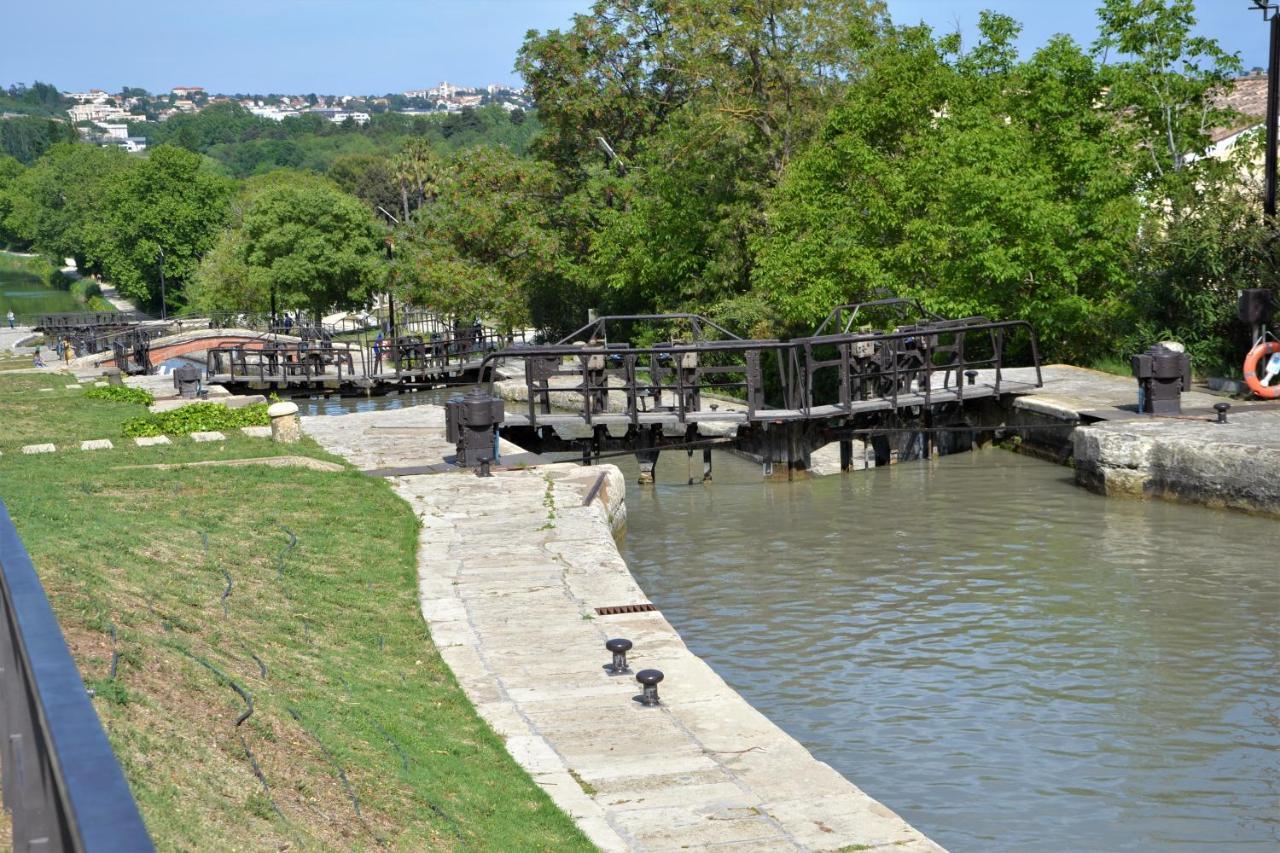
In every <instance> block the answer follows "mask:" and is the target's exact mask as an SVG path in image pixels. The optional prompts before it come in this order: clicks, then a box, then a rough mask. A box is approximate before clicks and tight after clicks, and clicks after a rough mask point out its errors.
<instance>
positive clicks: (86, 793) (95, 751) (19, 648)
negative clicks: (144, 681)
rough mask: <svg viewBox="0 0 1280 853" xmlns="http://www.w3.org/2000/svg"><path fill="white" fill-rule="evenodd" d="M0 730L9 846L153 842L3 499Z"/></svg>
mask: <svg viewBox="0 0 1280 853" xmlns="http://www.w3.org/2000/svg"><path fill="white" fill-rule="evenodd" d="M0 736H2V737H3V738H4V743H3V746H0V775H2V776H3V790H4V807H5V811H7V812H8V813H9V815H10V816H11V818H12V841H13V849H14V850H42V851H43V850H48V851H61V850H72V851H88V852H89V853H97V851H115V850H120V851H148V850H152V849H153V845H152V843H151V838H150V836H148V835H147V829H146V827H145V826H144V825H143V822H142V817H141V816H140V815H139V814H138V807H137V805H136V804H135V803H134V801H133V795H132V793H131V792H130V791H129V785H128V783H127V782H126V781H125V778H124V774H123V773H122V772H121V770H120V765H119V764H118V763H117V761H116V757H115V754H114V753H113V752H112V751H111V744H110V743H108V742H107V736H106V733H105V732H103V730H102V724H101V723H100V722H99V720H98V715H97V714H96V713H95V712H94V710H93V704H92V703H91V702H90V701H89V694H88V692H87V691H86V690H85V686H84V682H83V681H82V680H81V678H80V672H79V670H77V669H76V665H75V661H73V660H72V659H71V652H70V651H69V650H68V649H67V643H66V640H65V639H64V638H63V636H62V629H61V628H60V627H59V626H58V620H57V618H56V617H54V615H53V609H52V608H51V607H50V606H49V599H48V596H46V595H45V592H44V587H43V586H42V585H41V584H40V578H39V577H38V576H37V575H36V570H35V567H34V566H32V565H31V558H30V557H29V556H28V555H27V551H26V548H24V547H23V545H22V541H21V540H20V539H19V538H18V532H17V531H16V530H15V529H14V527H13V522H12V521H11V520H10V518H9V512H8V509H7V508H6V507H5V505H4V502H3V501H0Z"/></svg>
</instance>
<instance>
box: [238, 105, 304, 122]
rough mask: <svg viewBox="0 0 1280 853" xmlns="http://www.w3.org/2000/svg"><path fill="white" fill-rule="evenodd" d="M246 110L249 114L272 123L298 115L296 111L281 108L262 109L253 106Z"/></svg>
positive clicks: (262, 107)
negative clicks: (267, 119) (269, 120)
mask: <svg viewBox="0 0 1280 853" xmlns="http://www.w3.org/2000/svg"><path fill="white" fill-rule="evenodd" d="M248 109H249V112H251V113H253V114H254V115H256V116H258V117H259V118H269V119H271V120H272V121H284V120H285V119H287V118H289V117H290V116H294V117H296V116H298V115H299V113H298V111H297V110H290V109H283V108H281V107H270V106H267V107H264V106H260V105H254V106H250V107H249V108H248Z"/></svg>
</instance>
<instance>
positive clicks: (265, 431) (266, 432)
mask: <svg viewBox="0 0 1280 853" xmlns="http://www.w3.org/2000/svg"><path fill="white" fill-rule="evenodd" d="M240 432H242V433H244V434H245V435H247V436H249V437H250V438H271V427H269V426H247V427H240Z"/></svg>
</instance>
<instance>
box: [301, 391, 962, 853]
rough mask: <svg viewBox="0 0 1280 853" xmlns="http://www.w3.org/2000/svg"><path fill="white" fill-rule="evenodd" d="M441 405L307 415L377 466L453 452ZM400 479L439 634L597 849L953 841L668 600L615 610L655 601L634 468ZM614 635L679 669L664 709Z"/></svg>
mask: <svg viewBox="0 0 1280 853" xmlns="http://www.w3.org/2000/svg"><path fill="white" fill-rule="evenodd" d="M443 422H444V417H443V410H442V409H440V408H439V407H435V406H415V407H413V408H411V409H402V410H398V411H382V412H367V413H360V414H350V415H344V416H340V417H314V418H304V419H303V428H304V430H305V431H306V432H307V433H309V434H310V435H312V436H313V437H314V438H315V439H316V440H318V441H319V442H320V443H321V444H323V445H324V446H326V447H327V448H328V449H330V450H331V451H333V452H336V453H339V454H341V455H344V456H346V457H347V458H348V459H350V460H351V461H352V462H354V463H355V464H356V465H358V466H360V467H361V468H366V469H368V468H383V467H401V466H409V465H415V464H423V463H424V462H427V461H430V462H438V461H439V459H440V458H441V457H442V456H444V455H446V454H448V453H450V451H451V448H450V447H449V445H448V444H447V443H446V442H445V441H444V436H443ZM391 482H392V484H393V486H394V487H395V488H396V490H397V491H398V492H399V494H400V495H401V496H402V497H403V498H404V499H405V500H406V501H408V502H409V503H410V504H411V505H412V506H413V507H414V510H415V512H416V513H417V514H418V516H419V517H420V518H421V520H422V532H421V536H420V540H419V585H420V593H421V604H422V611H423V615H424V617H425V618H426V620H427V623H428V625H429V626H430V629H431V635H432V639H433V640H434V641H435V644H436V645H437V647H438V648H439V649H440V652H441V654H442V655H443V656H444V659H445V660H446V662H448V664H449V666H450V667H451V668H452V670H453V672H454V674H455V675H456V676H457V678H458V680H459V682H460V683H461V684H462V687H463V689H464V690H465V691H466V693H467V696H468V697H469V698H470V699H471V701H472V702H474V703H475V705H476V707H477V709H478V710H479V711H480V713H481V715H482V716H483V717H484V718H485V719H486V720H487V721H488V722H489V724H490V725H492V726H493V728H494V729H495V730H496V731H497V732H498V733H499V734H500V735H501V736H503V737H504V738H505V740H506V743H507V748H508V749H509V750H510V752H511V753H512V755H514V756H515V757H516V759H517V760H518V761H519V762H520V763H521V764H522V765H523V766H524V768H525V769H526V770H527V771H528V772H529V773H530V774H531V775H532V776H533V778H534V779H535V780H536V781H537V782H538V784H539V785H541V786H542V787H543V788H544V789H545V790H546V791H547V792H548V794H550V796H551V797H552V799H553V800H555V802H556V803H557V804H558V805H559V806H560V807H561V808H563V809H564V810H565V811H566V812H568V813H569V814H570V815H572V816H573V817H574V819H575V820H576V821H577V822H578V825H579V826H580V827H582V829H583V831H584V832H586V833H587V835H588V836H589V837H590V838H591V840H592V841H593V842H594V843H596V844H597V845H598V846H599V847H601V848H602V849H605V850H676V849H688V848H704V847H713V846H719V845H739V846H741V847H742V848H743V849H751V850H753V851H755V850H833V849H859V850H881V849H883V850H894V851H898V850H902V851H937V850H940V849H941V848H939V847H938V846H937V845H935V844H934V843H933V842H931V841H929V840H928V839H927V838H925V837H924V836H923V835H921V834H920V833H919V832H918V831H916V830H915V829H913V828H912V827H911V826H909V825H908V824H907V823H906V822H905V821H903V820H902V819H901V818H900V817H898V816H897V815H896V814H894V813H893V812H892V811H890V810H889V809H888V808H886V807H885V806H884V805H882V804H880V803H879V802H877V801H875V800H874V799H872V798H871V797H869V796H867V795H866V794H865V793H863V792H862V791H861V790H860V789H858V788H857V787H856V786H855V785H853V784H852V783H851V782H850V781H848V780H846V779H845V778H844V777H842V776H841V775H840V774H838V773H837V772H835V771H834V770H832V769H831V768H830V767H829V766H828V765H826V764H824V763H822V762H820V761H817V760H816V759H814V758H813V756H812V755H810V754H809V752H808V751H807V750H806V749H805V748H804V747H803V746H801V745H800V744H799V743H797V742H796V741H795V740H794V739H792V738H791V737H790V736H788V735H787V734H786V733H785V732H783V731H782V730H781V729H779V728H778V727H777V726H776V725H774V724H773V723H772V722H771V721H770V720H768V719H767V718H766V717H765V716H764V715H762V714H760V713H759V712H758V711H756V710H755V709H754V708H753V707H751V705H750V704H748V703H747V702H746V700H744V699H743V698H742V697H741V696H739V695H738V694H737V693H736V692H734V691H733V690H732V689H731V688H730V687H729V686H728V685H726V684H725V683H724V681H723V680H721V679H720V677H719V676H718V675H716V673H715V672H714V671H713V670H712V669H711V667H710V666H708V665H707V664H706V663H705V662H704V661H702V660H701V659H700V658H698V657H697V656H696V655H694V654H693V653H692V652H690V651H689V649H688V648H687V647H686V646H685V644H684V642H683V641H682V640H681V638H680V636H679V634H677V633H676V631H675V629H673V628H672V627H671V625H670V624H669V623H668V622H667V620H666V619H665V618H664V617H663V615H662V613H661V612H660V611H658V610H651V611H648V612H639V613H629V614H622V615H602V614H601V613H600V612H599V611H598V610H597V608H611V607H620V606H627V605H643V604H646V603H648V599H647V597H646V596H645V594H644V592H643V590H641V589H640V588H639V586H638V585H637V584H636V582H635V580H634V579H633V578H632V576H631V573H630V571H629V570H628V569H627V566H626V563H625V561H624V560H623V559H622V557H621V555H620V554H619V553H618V549H617V546H616V543H615V541H614V538H613V527H614V526H615V525H617V524H619V523H620V522H621V520H622V518H623V517H624V514H625V504H624V502H623V494H624V484H623V480H622V475H621V473H620V472H619V471H618V470H617V469H616V468H614V467H613V466H610V465H603V466H597V467H590V468H579V467H577V466H575V465H566V464H558V465H547V466H541V467H538V468H532V469H528V470H513V471H502V472H499V473H498V474H497V475H496V476H494V477H491V478H479V477H475V476H474V475H472V474H470V473H450V474H436V475H419V476H408V477H395V478H392V479H391ZM597 484H598V488H595V494H594V495H592V494H591V493H592V490H593V487H596V486H597ZM588 497H590V498H591V499H590V500H587V498H588ZM610 637H626V638H628V639H630V640H632V641H633V642H634V643H635V647H634V650H633V651H632V653H631V660H630V663H631V668H632V669H633V670H639V669H644V668H656V669H660V670H662V671H663V672H664V673H665V675H666V679H665V680H664V681H663V682H662V684H661V685H660V688H659V691H660V695H661V697H662V705H661V707H656V708H654V707H644V706H642V705H640V704H639V703H637V702H636V701H634V698H633V697H635V696H636V695H637V694H638V693H639V692H640V688H639V685H638V684H637V683H636V682H635V680H634V679H633V678H632V677H631V676H629V675H624V676H617V677H612V676H610V675H609V674H607V673H606V672H605V670H604V668H603V665H604V664H605V663H606V662H607V660H608V658H609V656H608V653H607V652H605V649H604V641H605V640H606V639H607V638H610ZM852 716H853V715H852V714H851V724H852V722H853V721H852Z"/></svg>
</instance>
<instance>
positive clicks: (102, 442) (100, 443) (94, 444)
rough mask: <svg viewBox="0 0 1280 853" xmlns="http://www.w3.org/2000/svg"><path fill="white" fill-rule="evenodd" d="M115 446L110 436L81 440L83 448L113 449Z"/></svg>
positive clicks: (81, 447)
mask: <svg viewBox="0 0 1280 853" xmlns="http://www.w3.org/2000/svg"><path fill="white" fill-rule="evenodd" d="M113 447H115V445H114V444H112V443H111V439H109V438H94V439H90V440H89V441H82V442H80V449H81V450H111V449H112V448H113Z"/></svg>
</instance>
